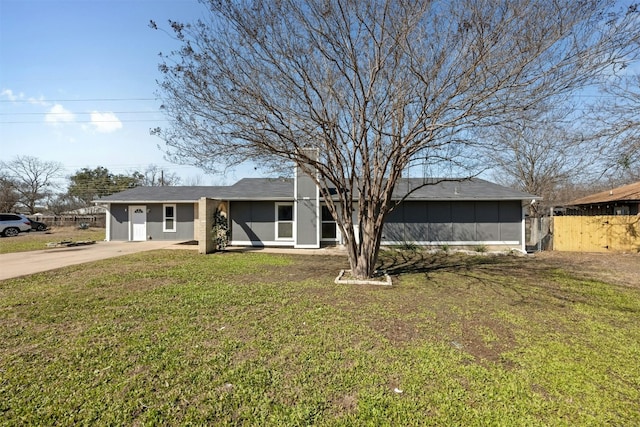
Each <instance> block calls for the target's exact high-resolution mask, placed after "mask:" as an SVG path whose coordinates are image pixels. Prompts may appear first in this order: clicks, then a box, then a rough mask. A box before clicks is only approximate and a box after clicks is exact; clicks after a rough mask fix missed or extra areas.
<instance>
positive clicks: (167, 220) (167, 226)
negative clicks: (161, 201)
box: [162, 205, 176, 231]
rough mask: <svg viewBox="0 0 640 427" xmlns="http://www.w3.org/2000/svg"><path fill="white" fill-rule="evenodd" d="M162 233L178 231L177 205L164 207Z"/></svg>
mask: <svg viewBox="0 0 640 427" xmlns="http://www.w3.org/2000/svg"><path fill="white" fill-rule="evenodd" d="M162 224H163V225H162V231H176V205H164V216H163V219H162Z"/></svg>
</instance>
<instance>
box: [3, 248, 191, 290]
mask: <svg viewBox="0 0 640 427" xmlns="http://www.w3.org/2000/svg"><path fill="white" fill-rule="evenodd" d="M179 243H180V242H170V241H158V240H152V241H147V242H96V243H95V244H93V245H86V246H73V247H70V248H66V247H63V248H54V249H46V250H41V251H30V252H16V253H10V254H0V280H5V279H11V278H14V277H19V276H25V275H28V274H33V273H40V272H42V271H47V270H54V269H56V268H61V267H66V266H68V265H75V264H82V263H85V262H91V261H98V260H101V259H106V258H113V257H118V256H122V255H128V254H133V253H136V252H144V251H151V250H154V249H195V250H197V249H198V246H180V245H178V244H179Z"/></svg>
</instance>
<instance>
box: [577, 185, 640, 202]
mask: <svg viewBox="0 0 640 427" xmlns="http://www.w3.org/2000/svg"><path fill="white" fill-rule="evenodd" d="M632 201H640V181H638V182H635V183H633V184H629V185H623V186H622V187H618V188H614V189H611V190H606V191H601V192H599V193H595V194H592V195H590V196H586V197H582V198H580V199H576V200H573V201H572V202H570V203H569V204H568V206H575V205H591V204H600V203H610V202H632Z"/></svg>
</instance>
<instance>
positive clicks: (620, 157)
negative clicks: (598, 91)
mask: <svg viewBox="0 0 640 427" xmlns="http://www.w3.org/2000/svg"><path fill="white" fill-rule="evenodd" d="M602 95H603V97H602V98H601V99H600V100H599V101H598V102H597V103H596V104H595V105H594V106H592V108H591V109H589V112H588V120H589V121H590V122H591V123H593V124H594V125H596V126H597V127H598V130H599V133H598V137H599V138H600V139H601V140H602V151H601V160H602V162H603V170H604V175H605V176H606V177H607V178H608V179H609V180H610V181H611V182H615V183H617V184H618V185H622V184H627V183H629V182H632V181H637V180H640V74H635V75H623V76H619V77H612V78H609V79H607V80H606V81H605V83H604V84H603V85H602Z"/></svg>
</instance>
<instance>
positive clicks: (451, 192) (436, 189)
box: [393, 178, 540, 201]
mask: <svg viewBox="0 0 640 427" xmlns="http://www.w3.org/2000/svg"><path fill="white" fill-rule="evenodd" d="M412 189H415V190H414V191H413V192H412V193H411V194H410V195H409V196H408V197H407V200H441V201H444V200H532V199H540V197H538V196H535V195H533V194H529V193H524V192H522V191H518V190H514V189H511V188H508V187H504V186H502V185H498V184H494V183H493V182H489V181H485V180H484V179H480V178H471V179H467V180H462V181H457V180H455V181H454V180H451V179H449V180H445V179H442V178H426V179H423V178H405V179H401V180H400V181H399V182H398V184H397V185H396V189H395V191H394V193H393V196H394V198H400V197H402V196H403V195H406V194H407V193H408V192H409V191H411V190H412Z"/></svg>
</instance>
